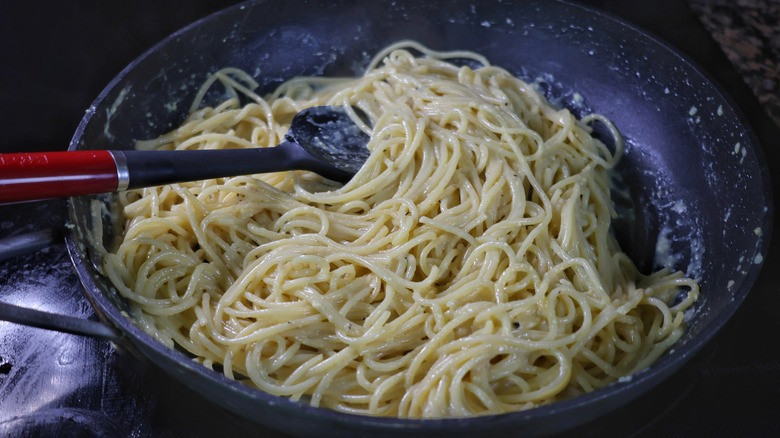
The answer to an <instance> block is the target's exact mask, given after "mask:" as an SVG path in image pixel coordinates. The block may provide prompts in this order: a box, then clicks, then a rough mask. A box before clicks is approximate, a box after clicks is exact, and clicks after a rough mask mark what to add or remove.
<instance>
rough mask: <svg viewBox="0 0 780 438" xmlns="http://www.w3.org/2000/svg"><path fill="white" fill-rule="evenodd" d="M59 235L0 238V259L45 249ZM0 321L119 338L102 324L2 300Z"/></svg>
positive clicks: (43, 232) (46, 232)
mask: <svg viewBox="0 0 780 438" xmlns="http://www.w3.org/2000/svg"><path fill="white" fill-rule="evenodd" d="M58 235H59V233H58V232H57V231H54V230H41V231H34V232H31V233H27V234H21V235H18V236H12V237H6V238H3V239H0V260H4V259H7V258H11V257H16V256H19V255H23V254H27V253H31V252H35V251H38V250H40V249H43V248H46V247H48V246H50V245H51V244H53V243H54V242H55V240H56V236H58ZM0 321H8V322H12V323H15V324H22V325H27V326H30V327H37V328H43V329H48V330H57V331H60V332H64V333H71V334H76V335H84V336H91V337H95V338H101V339H108V340H110V341H117V340H119V339H120V338H121V337H122V335H121V333H120V332H119V331H118V330H116V329H115V328H113V327H111V326H110V325H108V324H104V323H102V322H98V321H91V320H88V319H81V318H76V317H73V316H66V315H59V314H56V313H49V312H44V311H41V310H35V309H29V308H25V307H19V306H16V305H14V304H9V303H4V302H2V301H0Z"/></svg>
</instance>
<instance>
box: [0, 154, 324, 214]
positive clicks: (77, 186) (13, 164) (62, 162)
mask: <svg viewBox="0 0 780 438" xmlns="http://www.w3.org/2000/svg"><path fill="white" fill-rule="evenodd" d="M308 161H311V159H310V158H309V157H307V156H306V153H305V151H302V150H301V149H300V147H299V146H298V145H297V144H295V143H288V142H284V143H282V144H280V145H279V146H276V147H273V148H258V149H222V150H193V151H107V150H95V151H70V152H34V153H11V154H0V204H3V203H12V202H22V201H33V200H40V199H50V198H60V197H67V196H78V195H88V194H96V193H107V192H113V191H121V190H126V189H134V188H140V187H152V186H158V185H162V184H171V183H177V182H186V181H196V180H203V179H211V178H219V177H228V176H237V175H248V174H254V173H266V172H276V171H284V170H292V169H305V168H307V167H309V166H307V162H308Z"/></svg>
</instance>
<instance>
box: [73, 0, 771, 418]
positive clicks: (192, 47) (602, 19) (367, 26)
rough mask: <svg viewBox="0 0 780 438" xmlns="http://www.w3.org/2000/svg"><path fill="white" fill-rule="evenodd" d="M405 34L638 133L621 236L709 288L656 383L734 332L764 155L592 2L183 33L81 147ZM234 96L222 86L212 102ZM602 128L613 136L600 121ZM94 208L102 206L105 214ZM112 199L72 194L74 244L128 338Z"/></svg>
mask: <svg viewBox="0 0 780 438" xmlns="http://www.w3.org/2000/svg"><path fill="white" fill-rule="evenodd" d="M445 5H446V7H445ZM271 10H272V11H274V12H273V13H268V12H267V11H271ZM280 17H286V18H285V19H281V18H280ZM344 29H352V30H353V31H349V32H345V31H344ZM401 39H413V40H417V41H420V42H421V43H423V44H425V45H427V46H429V47H431V48H433V49H436V50H454V49H466V50H473V51H476V52H479V53H481V54H483V55H485V56H486V57H487V58H488V59H490V60H491V61H492V62H493V63H494V64H496V65H499V66H501V67H504V68H506V69H507V70H509V71H510V72H512V73H514V74H516V75H518V76H519V77H521V78H523V79H525V80H526V81H528V82H532V83H535V84H536V85H537V86H538V87H539V89H540V90H542V91H543V92H544V94H545V95H546V97H547V98H548V99H549V100H550V101H551V102H552V103H553V104H555V105H559V106H562V107H567V108H569V109H570V110H571V111H572V112H574V113H575V115H578V116H582V115H585V114H587V113H590V112H597V113H600V114H603V115H605V116H606V117H608V118H609V119H611V120H612V121H613V122H614V123H615V125H616V126H617V127H618V129H619V130H620V131H621V133H622V134H623V135H624V136H625V140H626V150H625V154H624V156H623V158H622V160H621V161H620V164H619V166H618V167H617V169H616V170H615V172H614V173H613V186H614V190H613V199H614V201H615V204H616V208H617V210H618V213H619V215H618V217H617V218H616V220H615V221H614V223H613V230H614V232H615V235H616V236H617V237H618V240H619V242H620V244H621V246H622V248H623V249H624V250H625V251H626V252H627V253H628V254H629V255H630V256H631V257H632V259H633V260H634V261H635V263H637V265H638V266H639V267H640V269H641V270H642V271H643V272H645V273H648V272H650V271H651V270H655V269H658V268H659V267H661V266H666V267H671V268H674V269H680V270H683V271H685V272H686V273H687V274H688V275H692V276H694V277H695V278H696V279H698V280H699V281H700V284H701V289H702V294H701V298H700V300H699V302H698V303H697V305H696V306H695V309H694V310H693V312H692V313H691V314H690V315H689V318H688V322H689V329H688V332H687V333H686V335H685V336H684V338H683V339H682V340H681V341H680V343H679V345H678V346H676V347H675V349H674V351H672V352H670V353H668V354H666V355H664V357H662V358H661V359H660V360H659V362H658V363H657V366H655V368H656V369H658V370H662V371H653V370H648V371H647V373H649V374H653V373H656V374H659V373H667V374H668V372H670V370H671V369H672V368H674V367H677V366H679V365H680V363H679V362H680V358H684V357H688V356H690V354H689V353H691V352H692V351H694V350H696V349H698V348H699V347H700V346H701V344H703V342H704V341H705V340H707V339H709V337H711V336H712V334H713V333H714V332H715V331H716V330H717V329H718V328H719V327H720V326H721V325H722V324H723V323H724V322H725V319H726V318H728V316H729V315H730V314H731V313H732V312H733V311H734V309H735V307H736V306H737V305H738V304H739V302H740V301H741V300H742V298H744V296H745V294H746V293H747V290H748V289H749V287H750V286H751V284H752V281H753V280H754V278H755V275H757V270H758V267H759V266H760V264H761V262H762V259H763V254H764V251H765V246H766V243H767V237H768V235H769V232H770V230H769V229H768V224H769V223H771V221H770V216H771V206H770V204H769V202H770V201H769V193H768V188H767V187H768V178H767V176H766V174H765V167H764V165H763V164H762V163H761V162H760V157H759V156H758V155H757V153H756V151H757V150H759V147H758V145H757V144H756V142H755V139H754V137H753V135H752V134H751V132H750V130H749V128H748V127H747V126H746V124H745V122H744V120H743V119H742V117H741V115H740V114H739V113H738V111H737V110H735V108H734V106H733V105H732V103H731V101H730V100H729V99H728V98H727V97H724V95H723V94H722V93H721V91H720V89H719V88H717V86H714V85H713V84H712V83H711V82H710V81H709V80H708V79H707V78H706V77H704V76H703V75H702V74H701V73H699V72H698V70H697V69H696V68H695V67H694V66H692V65H691V64H690V63H689V62H687V61H686V60H685V59H683V58H681V57H680V56H679V55H677V54H675V53H674V52H673V51H671V50H670V49H668V48H666V47H665V46H663V45H662V44H660V43H658V42H657V41H655V40H654V39H652V38H650V37H648V36H646V35H645V34H643V33H641V32H639V31H637V30H635V29H633V28H630V27H628V26H626V25H623V24H620V23H618V22H616V21H615V20H613V19H611V18H609V17H606V16H603V15H600V14H598V13H594V12H592V11H589V10H586V9H583V8H581V7H579V6H574V5H569V4H566V3H557V2H546V1H544V2H541V1H540V2H522V3H521V4H512V5H507V4H503V3H502V2H500V1H496V2H493V1H487V2H479V3H477V2H473V3H472V2H468V1H455V2H444V1H429V2H419V3H418V2H403V1H393V2H389V1H387V2H370V3H368V2H362V3H357V2H335V3H330V2H295V1H265V2H249V3H245V4H241V5H239V6H236V7H234V8H231V9H228V10H226V11H223V12H221V13H218V14H215V15H213V16H211V17H209V18H207V19H205V20H203V21H201V22H198V23H195V24H194V25H192V26H190V27H188V28H185V29H183V30H182V31H180V32H179V33H177V34H175V35H173V36H172V37H171V38H169V39H167V40H166V41H164V42H163V43H161V44H160V45H158V46H156V47H154V48H153V49H151V50H150V51H149V52H147V53H146V54H144V55H143V56H142V57H141V58H139V59H138V60H136V61H135V62H134V63H133V64H131V65H130V66H129V67H128V68H127V69H126V70H124V71H123V72H122V73H121V74H120V76H118V77H117V79H116V80H115V81H114V82H112V83H111V84H110V85H109V86H108V87H107V88H106V90H105V91H104V92H103V93H102V94H101V95H100V97H99V98H98V99H97V100H96V101H95V103H94V104H93V106H92V107H91V108H90V109H89V111H88V113H87V116H86V117H85V118H84V120H83V122H82V124H81V125H80V126H79V129H78V131H77V132H76V134H75V136H74V138H73V141H72V143H71V149H92V148H97V147H99V146H101V145H108V144H110V145H112V147H117V148H132V147H133V144H134V141H135V140H141V139H149V138H153V137H156V136H158V135H160V134H162V133H164V132H166V131H168V130H170V129H171V128H173V127H175V126H176V125H177V124H178V123H180V122H181V121H182V120H183V118H184V117H185V115H186V114H185V113H186V111H187V109H188V108H189V105H190V103H191V102H192V100H193V98H194V95H195V93H196V91H197V89H198V88H199V86H200V84H201V83H202V82H203V81H204V80H205V79H206V78H207V76H208V75H209V74H211V73H213V72H215V71H216V70H218V69H220V68H222V67H225V66H231V67H237V68H241V69H243V70H244V71H246V72H248V73H249V74H251V75H252V76H253V77H254V78H255V79H256V80H257V81H258V82H259V83H260V89H261V91H270V90H272V89H273V88H274V87H275V86H277V85H278V84H280V83H281V82H283V81H285V80H287V79H289V78H291V77H294V76H299V75H324V76H343V75H348V76H354V75H358V74H361V73H362V71H363V68H364V67H365V65H366V64H367V62H368V60H369V59H370V57H371V56H372V55H373V54H374V53H376V52H377V51H378V50H379V49H381V48H382V47H384V46H387V45H389V44H391V43H393V42H396V41H398V40H401ZM222 97H223V96H221V95H220V94H219V93H218V92H215V93H213V94H210V95H209V96H207V100H211V101H212V102H217V101H219V100H220V99H221V98H222ZM594 129H595V130H596V135H597V136H601V138H602V139H604V141H605V142H609V139H608V138H607V137H606V136H605V135H604V132H603V129H602V127H599V126H594ZM95 200H96V201H97V202H99V203H100V204H101V205H103V206H104V208H103V211H102V214H99V215H97V216H95V215H93V209H92V206H93V205H94V204H93V202H94V201H95ZM112 205H113V204H112V202H111V199H110V197H106V198H100V199H97V198H95V199H92V198H74V199H73V200H72V202H71V209H70V213H71V221H72V223H73V225H74V230H73V232H72V233H71V235H70V236H69V241H70V242H71V244H70V247H71V248H73V250H74V251H75V252H77V254H78V257H76V260H77V263H80V264H81V265H82V266H81V269H80V270H79V272H80V274H81V275H82V276H89V277H90V281H89V282H85V283H89V284H92V285H93V287H92V288H88V290H87V293H88V294H89V295H90V296H91V297H93V299H94V300H95V301H96V303H97V305H98V308H99V310H100V311H101V312H102V313H103V314H105V315H106V317H107V318H108V319H109V320H111V321H112V322H114V323H115V324H117V325H120V327H121V328H123V329H124V330H126V331H130V332H131V337H132V336H139V337H141V336H142V334H140V331H139V330H138V329H137V328H135V327H134V326H133V325H132V323H131V322H130V320H129V319H128V318H125V317H124V316H122V314H121V312H127V313H129V310H130V309H129V308H128V306H127V303H125V302H124V300H122V299H121V298H120V297H119V296H118V295H117V294H116V292H115V291H114V290H113V288H112V287H111V286H110V284H109V282H108V281H107V280H106V279H105V278H104V277H103V276H101V275H100V273H99V269H97V266H98V265H99V260H98V254H99V251H95V247H96V246H98V242H96V241H94V240H93V239H91V238H89V237H88V236H91V235H93V233H92V230H93V229H94V228H95V226H96V225H98V224H100V226H102V228H103V231H104V239H103V242H102V244H104V245H110V244H111V242H112V241H113V239H114V238H115V237H116V235H117V232H118V228H117V224H118V223H119V222H118V221H117V218H119V217H120V216H121V215H120V214H119V212H117V211H114V210H112V208H113V207H112ZM132 333H135V335H133V334H132ZM144 339H145V340H148V339H147V338H144ZM149 339H150V338H149ZM584 420H585V419H583V420H582V421H584Z"/></svg>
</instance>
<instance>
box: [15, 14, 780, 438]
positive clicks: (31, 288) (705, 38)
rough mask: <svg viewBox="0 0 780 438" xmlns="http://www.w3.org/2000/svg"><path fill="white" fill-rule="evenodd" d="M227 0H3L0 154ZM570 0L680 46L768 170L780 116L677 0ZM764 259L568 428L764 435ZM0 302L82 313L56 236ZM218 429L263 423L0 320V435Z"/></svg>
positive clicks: (42, 133)
mask: <svg viewBox="0 0 780 438" xmlns="http://www.w3.org/2000/svg"><path fill="white" fill-rule="evenodd" d="M774 1H776V0H766V2H774ZM232 3H234V2H230V1H225V0H197V1H190V2H180V1H174V0H157V1H151V0H148V1H132V2H131V1H96V0H85V1H75V2H54V1H51V2H34V1H20V0H5V1H3V2H2V3H1V4H0V152H10V151H24V150H28V151H29V150H55V149H65V148H67V146H68V142H69V140H70V138H71V136H72V135H73V132H74V131H75V129H76V126H77V125H78V123H79V121H80V120H81V117H82V116H83V114H84V111H85V110H86V109H87V108H88V107H89V105H90V103H91V102H92V100H93V99H94V98H95V97H97V95H98V93H99V92H100V91H101V90H102V89H103V87H104V86H105V85H106V84H108V83H109V82H110V80H111V79H112V78H113V77H114V76H115V75H116V74H117V73H119V71H120V70H121V69H122V68H124V67H125V66H126V65H127V64H128V63H129V62H130V61H132V60H133V59H134V58H136V57H137V56H138V55H140V54H141V53H143V52H144V51H145V50H147V49H148V48H150V47H151V46H153V45H154V44H155V43H157V42H159V41H160V40H162V39H163V38H164V37H166V36H167V35H169V34H170V33H172V32H174V31H176V30H178V29H180V28H181V27H183V26H185V25H187V24H189V23H191V22H192V21H195V20H197V19H199V18H201V17H203V16H205V15H208V14H209V13H211V12H214V11H216V10H219V9H221V8H223V7H225V6H228V5H230V4H232ZM580 3H584V4H588V5H591V6H594V7H595V8H597V9H601V10H603V11H607V12H609V13H611V14H612V15H615V16H618V17H621V18H623V19H625V20H627V21H628V22H630V23H634V24H635V25H637V26H639V27H640V28H642V29H644V30H647V31H648V32H649V33H651V34H654V35H656V36H658V37H660V38H661V39H662V40H665V41H667V42H668V43H669V44H670V45H671V46H673V47H676V48H677V49H679V50H680V51H681V52H683V53H684V54H686V55H687V56H688V57H690V58H692V59H693V60H694V61H695V62H696V63H697V64H699V65H700V66H701V67H702V68H703V69H704V70H705V71H706V72H708V73H709V74H710V75H711V76H712V77H714V78H715V80H716V81H717V82H718V83H720V85H722V86H723V87H724V89H725V90H726V91H727V92H728V93H729V94H730V95H731V96H732V97H733V98H734V100H735V101H736V102H737V104H738V106H739V107H740V108H741V109H742V110H743V112H744V113H745V114H746V116H747V118H748V119H749V120H750V121H751V124H752V125H753V128H754V130H755V131H756V134H757V135H758V137H759V140H760V141H761V142H762V144H763V148H764V153H765V155H766V156H767V160H768V163H769V167H770V170H771V171H772V173H773V174H775V175H778V174H780V173H778V165H779V164H780V160H778V157H777V150H778V147H780V144H779V143H780V132H779V131H780V129H778V126H777V125H776V124H775V123H773V121H772V120H771V119H770V118H769V117H768V116H767V113H766V111H765V110H764V108H762V107H761V106H760V105H759V103H758V99H757V98H756V96H755V95H754V94H753V93H752V92H751V90H750V88H748V87H747V86H746V85H745V82H744V80H743V77H742V76H741V75H740V73H738V68H735V66H734V65H733V64H732V63H731V62H729V60H728V59H727V57H726V56H725V55H724V53H723V51H722V47H721V46H719V45H718V44H717V43H716V42H715V41H714V40H713V38H712V36H711V34H710V32H709V31H708V30H707V29H706V28H705V27H704V26H702V24H701V22H700V20H699V16H697V15H696V14H694V13H693V12H692V10H691V9H690V8H689V5H688V3H686V1H685V0H662V1H654V2H627V1H618V0H591V1H582V2H580ZM748 3H751V4H753V3H760V1H759V2H748ZM775 6H776V5H775ZM774 61H775V62H780V61H778V60H777V59H775V60H774ZM737 67H739V66H737ZM778 92H780V91H778ZM778 192H780V190H777V188H776V189H775V194H777V193H778ZM776 205H777V204H776ZM20 218H21V219H20ZM63 222H64V210H63V204H62V203H61V202H59V201H50V202H43V203H35V204H25V205H21V206H0V237H4V236H7V235H12V234H15V233H18V232H21V230H24V229H26V228H31V227H35V226H39V225H40V224H41V223H51V224H55V225H56V224H62V223H63ZM778 263H779V262H778V252H777V239H774V242H773V244H772V247H771V250H770V254H769V255H768V257H767V258H766V264H765V267H764V270H763V273H762V275H761V277H760V278H759V282H758V284H757V286H756V288H755V289H754V290H753V291H752V292H751V294H750V295H749V296H748V298H747V300H746V301H745V303H744V304H743V306H742V307H741V308H740V310H739V311H738V312H737V313H736V315H735V316H734V318H732V320H731V321H730V322H729V324H728V325H727V326H726V327H725V328H724V329H723V331H722V332H721V333H719V334H718V336H717V337H716V338H715V339H714V341H713V342H712V343H711V344H710V345H708V346H707V347H706V348H705V349H704V350H703V351H702V352H700V353H699V354H698V355H697V356H696V357H695V358H693V360H692V361H691V362H690V363H689V364H688V365H687V366H685V367H684V368H683V369H682V370H681V371H679V372H678V373H676V374H675V375H674V376H673V377H672V378H671V379H669V380H668V381H667V382H665V383H664V384H662V385H660V386H659V387H658V388H657V389H654V390H653V391H651V392H650V393H648V394H647V395H646V396H643V397H641V398H640V399H639V400H637V401H635V402H633V403H631V404H629V405H627V406H625V407H624V408H621V409H620V410H618V411H617V412H615V413H614V414H610V415H608V416H607V417H604V418H601V419H599V420H596V421H594V422H593V423H591V424H588V425H585V426H583V427H581V428H579V429H578V430H577V431H576V432H577V434H578V435H582V436H631V435H636V436H648V437H649V436H713V435H718V436H769V435H775V436H777V435H778V434H779V433H780V420H778V419H777V416H778V415H777V414H778V413H780V348H778V347H780V341H778V340H777V336H778V334H780V314H779V313H778V309H780V295H779V294H777V293H776V290H775V287H776V285H775V282H774V281H773V280H772V278H771V274H772V273H773V272H776V271H777V270H778V268H780V266H778ZM52 293H54V294H55V295H57V294H58V295H59V296H60V297H62V296H64V297H66V298H67V299H68V303H67V305H65V306H61V305H60V306H57V305H56V304H55V302H56V301H57V300H54V299H51V298H46V295H47V294H52ZM0 300H3V301H8V302H18V303H20V304H27V305H30V304H31V303H32V307H36V308H40V309H42V310H51V311H58V312H62V313H67V314H71V315H75V316H82V317H91V318H95V316H94V315H93V312H92V310H91V308H90V307H89V304H88V303H87V302H86V301H85V299H84V298H83V296H82V295H81V292H80V285H79V284H78V281H77V279H76V278H75V276H74V275H73V273H72V272H71V270H70V266H69V260H68V258H67V254H65V252H64V246H63V245H62V244H61V243H57V244H56V245H54V246H53V247H52V248H50V249H49V250H44V251H42V252H39V253H36V254H31V255H27V256H22V257H16V258H14V259H12V260H9V261H0ZM749 339H753V340H755V339H759V340H760V341H761V342H749V341H746V340H749ZM218 432H234V433H241V432H243V433H251V434H259V433H260V432H263V431H262V429H261V428H259V427H257V426H254V425H249V424H247V423H246V422H245V421H244V420H241V419H238V418H236V417H234V416H232V415H231V414H229V413H227V412H226V411H223V410H222V409H221V408H220V407H218V406H217V405H216V404H213V403H212V402H209V401H206V400H204V399H202V398H201V397H200V396H199V395H196V394H194V393H192V392H190V391H189V390H187V389H186V388H184V387H183V386H182V385H180V384H178V383H176V382H174V381H171V380H170V379H168V378H166V377H165V376H164V375H163V374H162V373H161V372H160V371H159V370H157V369H156V368H155V367H154V366H150V365H147V364H145V363H142V362H140V361H137V360H134V359H131V358H129V357H127V356H125V355H123V354H121V353H117V351H116V350H115V349H114V348H113V347H112V346H111V345H110V344H109V343H107V342H105V341H99V340H94V339H89V338H83V337H80V336H73V335H66V334H61V333H49V332H43V331H41V330H38V329H29V328H23V327H21V326H17V325H13V324H10V323H4V322H0V435H15V436H24V435H30V436H35V435H38V434H43V435H62V434H65V435H69V434H70V435H73V434H86V435H101V436H113V435H122V436H184V435H196V436H199V435H206V434H216V433H218Z"/></svg>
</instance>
